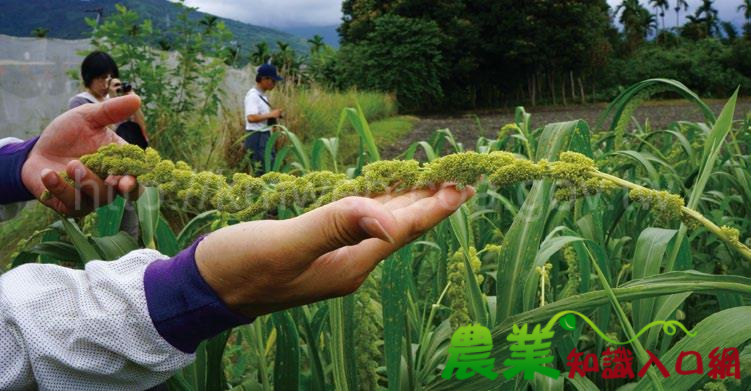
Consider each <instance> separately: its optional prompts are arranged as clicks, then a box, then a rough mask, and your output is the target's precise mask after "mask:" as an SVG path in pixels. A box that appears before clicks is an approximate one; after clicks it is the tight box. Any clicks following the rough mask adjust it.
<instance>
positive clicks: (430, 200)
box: [331, 186, 475, 278]
mask: <svg viewBox="0 0 751 391" xmlns="http://www.w3.org/2000/svg"><path fill="white" fill-rule="evenodd" d="M474 193H475V190H474V188H472V187H465V188H464V189H463V190H457V189H456V187H454V186H447V187H443V188H441V189H440V190H438V191H437V192H436V193H435V194H434V195H433V196H430V197H424V198H422V199H419V200H417V201H415V202H413V203H411V204H409V205H404V206H402V207H401V208H399V209H396V210H394V211H393V215H394V217H395V218H396V225H395V228H396V229H395V230H394V231H393V238H394V240H395V243H393V244H392V243H387V242H384V241H381V240H373V239H370V240H365V241H363V242H362V243H360V244H358V245H355V246H350V247H347V248H344V249H341V250H340V251H337V252H333V253H331V256H333V257H335V258H340V259H338V260H336V261H335V262H347V263H349V265H350V273H352V276H353V278H357V277H361V276H363V275H364V274H367V273H369V272H370V271H371V270H372V269H373V268H374V267H375V265H376V264H378V262H380V261H381V260H383V259H384V258H386V257H388V256H389V255H390V254H391V253H393V252H394V251H396V250H397V249H399V248H400V247H402V246H404V245H406V244H407V243H409V242H411V241H413V240H414V239H416V238H417V237H418V236H420V235H422V234H423V233H425V232H426V231H427V230H429V229H431V228H433V227H434V226H435V225H436V224H438V223H439V222H441V221H442V220H444V219H445V218H447V217H449V216H450V215H451V214H452V213H454V211H456V210H457V209H458V208H459V207H460V206H461V205H462V204H463V203H464V202H465V201H467V200H468V199H469V198H471V197H472V196H473V195H474Z"/></svg>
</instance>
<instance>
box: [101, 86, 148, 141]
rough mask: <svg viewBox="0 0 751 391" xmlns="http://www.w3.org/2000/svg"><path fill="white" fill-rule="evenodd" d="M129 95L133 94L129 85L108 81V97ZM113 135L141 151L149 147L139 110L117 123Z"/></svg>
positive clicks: (144, 121) (144, 123)
mask: <svg viewBox="0 0 751 391" xmlns="http://www.w3.org/2000/svg"><path fill="white" fill-rule="evenodd" d="M130 94H135V93H134V92H133V86H132V85H130V84H129V83H125V82H122V81H120V79H118V78H113V79H112V80H111V81H110V93H109V96H110V97H116V96H124V95H130ZM115 133H116V134H117V135H118V136H120V138H122V139H123V140H125V141H126V142H127V143H128V144H134V145H138V146H139V147H141V148H142V149H146V148H147V147H148V146H149V137H148V136H147V135H146V120H145V119H144V117H143V111H141V109H140V108H139V109H138V111H136V113H135V114H133V115H132V116H131V117H130V118H128V119H127V120H125V121H123V122H121V123H119V124H118V125H117V128H116V129H115Z"/></svg>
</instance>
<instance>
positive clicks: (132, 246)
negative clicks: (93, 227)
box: [91, 231, 138, 261]
mask: <svg viewBox="0 0 751 391" xmlns="http://www.w3.org/2000/svg"><path fill="white" fill-rule="evenodd" d="M91 239H92V240H93V241H94V243H96V245H97V247H98V248H99V250H101V253H102V256H103V259H104V260H106V261H114V260H115V259H118V258H120V257H122V256H123V255H125V254H127V253H129V252H131V251H133V250H136V249H138V242H136V240H135V239H133V237H132V236H130V235H128V234H127V233H125V232H122V231H121V232H118V233H117V234H115V235H110V236H105V237H101V238H96V237H94V238H91Z"/></svg>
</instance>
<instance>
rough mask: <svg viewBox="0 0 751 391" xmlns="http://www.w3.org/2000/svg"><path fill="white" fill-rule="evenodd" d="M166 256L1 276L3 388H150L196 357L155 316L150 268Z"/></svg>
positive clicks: (25, 269)
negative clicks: (170, 338)
mask: <svg viewBox="0 0 751 391" xmlns="http://www.w3.org/2000/svg"><path fill="white" fill-rule="evenodd" d="M165 258H167V257H166V256H164V255H162V254H160V253H159V252H157V251H154V250H137V251H133V252H131V253H129V254H127V255H126V256H124V257H122V258H120V259H119V260H116V261H111V262H104V261H92V262H89V263H88V264H86V268H85V270H72V269H67V268H63V267H59V266H54V265H44V264H27V265H23V266H20V267H17V268H15V269H13V270H11V271H9V272H7V273H5V274H3V275H2V276H0V362H2V365H1V366H0V389H2V390H7V389H28V388H32V389H33V388H39V389H56V390H59V389H66V390H73V389H75V390H104V389H106V390H135V389H146V388H149V387H152V386H155V385H158V384H160V383H163V382H164V381H165V380H166V379H168V378H169V377H170V376H171V375H172V374H173V373H174V372H175V371H176V370H178V369H180V368H182V367H184V366H186V365H188V364H190V362H192V360H193V359H194V354H190V353H185V352H183V351H181V350H179V349H177V348H175V347H173V345H172V344H170V343H169V342H167V341H166V340H165V339H164V338H163V337H162V336H161V335H160V332H158V331H157V329H156V327H155V325H154V323H153V322H152V319H151V317H150V315H149V309H148V306H147V300H146V294H145V293H144V272H145V270H146V268H147V266H148V265H149V264H151V263H152V262H153V261H156V260H158V259H165Z"/></svg>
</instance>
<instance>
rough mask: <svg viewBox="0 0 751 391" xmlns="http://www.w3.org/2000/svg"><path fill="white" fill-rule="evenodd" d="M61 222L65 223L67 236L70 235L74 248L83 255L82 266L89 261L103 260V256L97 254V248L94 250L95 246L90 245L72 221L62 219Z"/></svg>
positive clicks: (64, 227)
mask: <svg viewBox="0 0 751 391" xmlns="http://www.w3.org/2000/svg"><path fill="white" fill-rule="evenodd" d="M61 221H62V223H63V229H64V230H65V234H66V235H68V239H70V241H71V242H72V243H73V246H75V247H76V251H78V254H79V255H81V262H82V264H85V263H86V262H88V261H93V260H95V259H101V258H102V256H101V255H99V253H98V252H97V250H96V248H94V246H92V245H91V243H89V241H88V239H86V236H84V234H83V233H82V232H81V230H80V229H79V228H78V226H77V225H76V224H75V223H73V222H72V220H71V221H69V220H68V219H67V218H65V217H62V219H61Z"/></svg>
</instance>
